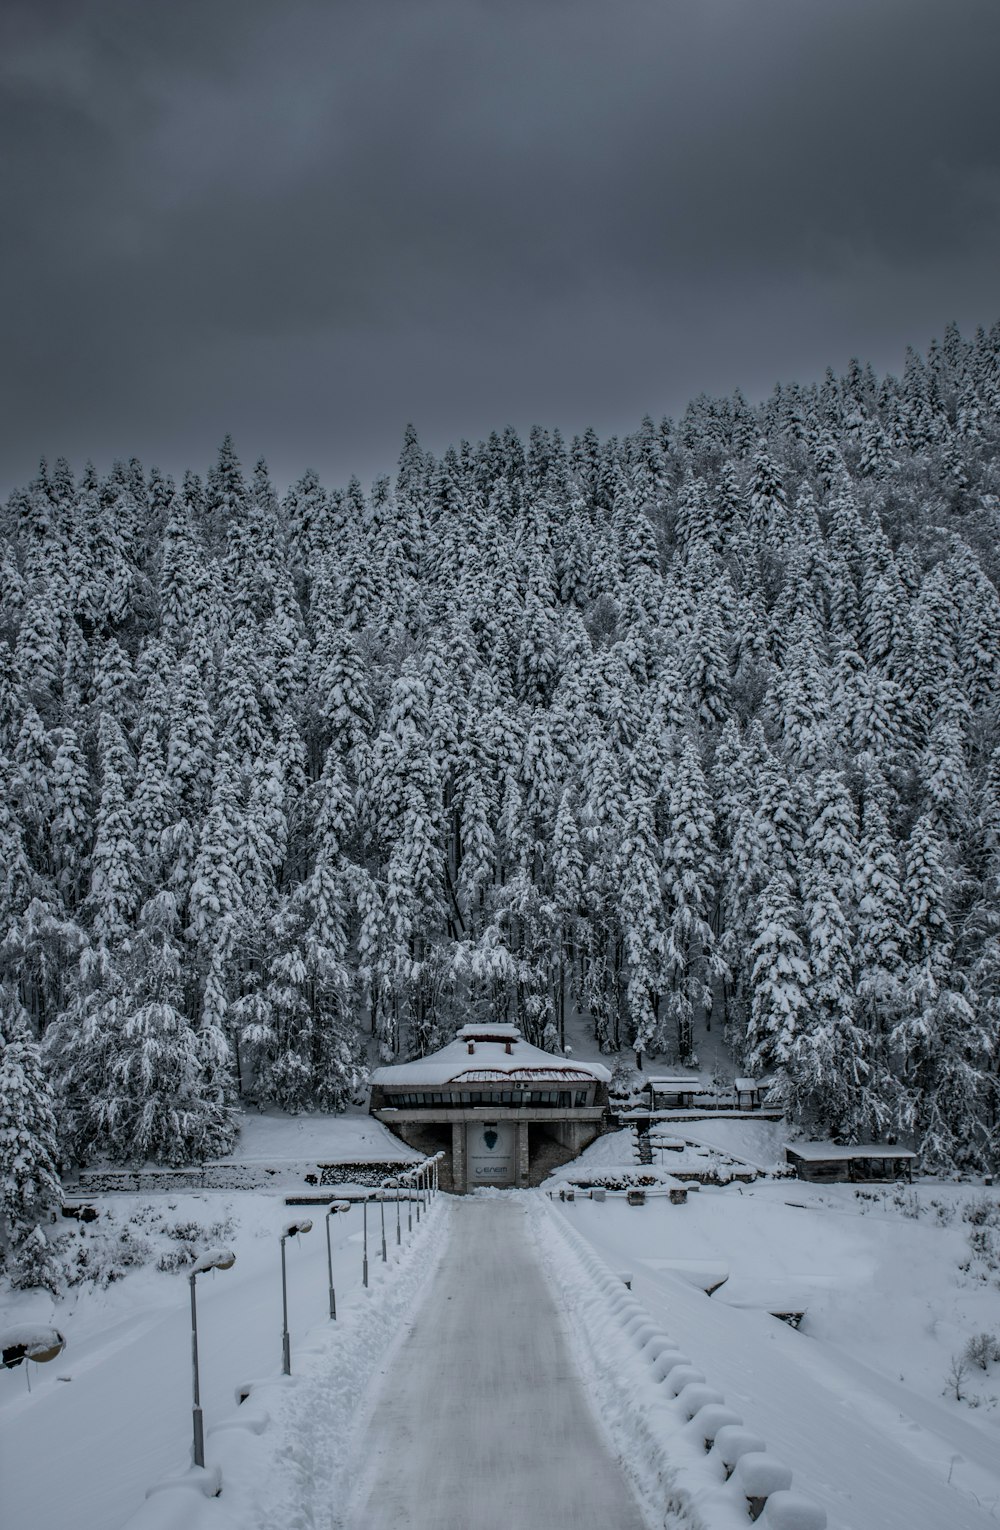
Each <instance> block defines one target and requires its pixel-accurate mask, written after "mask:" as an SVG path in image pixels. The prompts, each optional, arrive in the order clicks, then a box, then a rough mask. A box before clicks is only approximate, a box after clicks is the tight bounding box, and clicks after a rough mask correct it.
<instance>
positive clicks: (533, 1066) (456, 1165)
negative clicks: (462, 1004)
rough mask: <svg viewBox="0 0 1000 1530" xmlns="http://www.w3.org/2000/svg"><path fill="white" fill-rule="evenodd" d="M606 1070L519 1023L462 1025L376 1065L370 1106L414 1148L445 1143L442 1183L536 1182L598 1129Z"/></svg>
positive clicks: (467, 1186) (430, 1149)
mask: <svg viewBox="0 0 1000 1530" xmlns="http://www.w3.org/2000/svg"><path fill="white" fill-rule="evenodd" d="M610 1078H611V1074H610V1073H609V1071H608V1069H607V1068H605V1067H603V1066H602V1065H601V1064H600V1063H583V1062H577V1061H576V1060H575V1059H574V1058H572V1057H569V1056H557V1055H555V1054H554V1053H552V1052H544V1051H542V1049H541V1047H535V1046H532V1045H531V1044H530V1042H527V1041H525V1040H524V1038H523V1037H522V1035H521V1032H520V1031H519V1030H518V1028H517V1026H515V1025H486V1024H483V1025H466V1026H463V1028H462V1029H461V1030H460V1031H459V1032H458V1035H457V1036H456V1037H455V1040H454V1041H450V1042H449V1043H448V1045H447V1046H444V1047H441V1048H440V1050H439V1051H437V1052H430V1053H428V1055H427V1056H426V1057H418V1058H415V1059H414V1060H413V1061H412V1062H406V1063H394V1064H391V1065H390V1066H388V1067H384V1068H377V1069H376V1070H375V1072H374V1073H373V1075H372V1093H371V1106H370V1109H371V1112H372V1114H373V1115H374V1116H377V1118H378V1119H379V1120H380V1121H382V1122H383V1123H384V1124H385V1125H386V1126H388V1127H389V1129H390V1130H391V1131H393V1132H395V1133H396V1135H397V1136H398V1137H401V1138H402V1140H403V1141H404V1142H407V1143H409V1144H410V1146H411V1147H415V1148H418V1149H419V1150H420V1151H422V1152H427V1153H435V1152H438V1151H439V1150H441V1149H443V1150H444V1152H445V1162H444V1166H443V1167H444V1173H443V1178H442V1183H443V1184H444V1186H445V1188H446V1189H447V1188H450V1189H452V1190H454V1191H457V1192H458V1193H459V1194H462V1193H464V1192H465V1191H467V1190H475V1189H478V1188H481V1187H482V1186H485V1185H498V1186H511V1185H515V1186H525V1185H537V1184H540V1183H541V1181H542V1180H543V1179H544V1178H545V1176H546V1175H547V1174H549V1173H550V1172H551V1171H552V1169H554V1168H557V1167H558V1166H559V1165H560V1164H563V1163H566V1162H568V1161H569V1160H570V1159H571V1158H575V1157H576V1155H577V1154H578V1153H580V1152H582V1151H583V1149H584V1148H585V1147H586V1146H587V1145H588V1144H589V1143H590V1142H593V1140H594V1138H595V1137H597V1136H599V1135H600V1133H601V1132H602V1131H603V1130H604V1125H605V1120H606V1116H607V1104H608V1083H609V1081H610Z"/></svg>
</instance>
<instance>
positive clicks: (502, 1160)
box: [465, 1121, 516, 1190]
mask: <svg viewBox="0 0 1000 1530" xmlns="http://www.w3.org/2000/svg"><path fill="white" fill-rule="evenodd" d="M465 1150H466V1164H467V1178H468V1186H469V1189H470V1190H472V1189H475V1188H477V1187H478V1186H480V1185H513V1184H514V1183H515V1181H516V1176H515V1172H514V1122H513V1121H470V1122H469V1124H468V1126H467V1127H466V1139H465Z"/></svg>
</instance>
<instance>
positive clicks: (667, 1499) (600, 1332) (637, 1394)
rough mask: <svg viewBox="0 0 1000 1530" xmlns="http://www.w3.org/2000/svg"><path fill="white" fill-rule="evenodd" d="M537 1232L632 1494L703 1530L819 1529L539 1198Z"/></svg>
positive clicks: (751, 1436) (735, 1416)
mask: <svg viewBox="0 0 1000 1530" xmlns="http://www.w3.org/2000/svg"><path fill="white" fill-rule="evenodd" d="M536 1207H537V1209H536V1212H535V1225H536V1229H537V1232H538V1237H539V1244H540V1247H541V1251H542V1256H543V1259H544V1260H545V1262H546V1263H547V1265H548V1266H549V1270H550V1274H551V1276H552V1279H553V1282H554V1284H555V1285H556V1286H557V1287H558V1288H560V1289H562V1290H563V1292H564V1294H565V1302H564V1307H565V1311H566V1314H567V1317H568V1320H569V1322H570V1324H571V1326H572V1327H573V1329H574V1331H575V1333H576V1336H577V1339H578V1349H579V1351H580V1352H581V1359H582V1362H583V1366H584V1370H585V1372H589V1380H590V1382H591V1384H592V1386H593V1387H594V1389H595V1391H596V1392H597V1394H598V1396H599V1399H600V1404H601V1413H602V1416H603V1417H604V1418H605V1420H606V1421H607V1423H608V1425H609V1427H610V1428H611V1431H612V1434H613V1435H614V1436H615V1437H616V1443H617V1444H618V1446H619V1449H620V1451H621V1454H622V1457H623V1460H624V1462H625V1468H626V1472H627V1474H628V1475H629V1476H630V1478H631V1480H632V1483H633V1486H634V1487H635V1490H636V1492H637V1493H638V1495H639V1496H640V1498H642V1499H643V1500H645V1502H646V1503H647V1504H648V1506H649V1507H650V1508H651V1509H653V1510H654V1511H656V1512H658V1513H659V1514H660V1515H662V1512H663V1509H664V1507H666V1508H668V1509H669V1508H674V1509H676V1510H678V1511H684V1510H691V1511H693V1512H694V1514H695V1515H696V1516H697V1517H698V1518H699V1520H700V1522H702V1523H704V1524H706V1525H711V1526H712V1530H736V1527H738V1526H744V1527H745V1526H746V1524H747V1523H748V1520H757V1521H758V1523H759V1524H760V1525H761V1526H762V1527H764V1526H766V1527H768V1530H825V1526H826V1511H825V1509H823V1508H822V1506H821V1505H819V1504H817V1503H815V1502H814V1501H813V1500H812V1499H810V1498H807V1497H804V1496H803V1495H801V1494H798V1493H793V1492H791V1491H790V1489H791V1483H792V1472H791V1470H790V1468H789V1467H787V1466H786V1465H784V1463H783V1462H780V1461H778V1460H777V1459H776V1458H775V1457H774V1456H771V1455H770V1454H768V1452H767V1450H766V1448H765V1443H764V1441H763V1440H762V1439H761V1438H760V1436H759V1435H757V1434H755V1433H753V1432H752V1431H751V1430H749V1429H747V1428H745V1427H744V1422H743V1418H742V1416H741V1415H740V1414H739V1413H738V1412H736V1411H735V1410H733V1409H732V1408H729V1407H728V1406H727V1405H726V1400H725V1398H724V1397H723V1395H722V1393H721V1392H719V1391H717V1390H716V1389H715V1388H713V1387H712V1386H710V1385H709V1384H708V1381H707V1378H706V1377H705V1375H704V1374H703V1372H702V1371H700V1370H699V1369H698V1368H697V1367H696V1366H695V1365H693V1364H692V1362H691V1358H690V1356H689V1355H687V1354H685V1353H684V1351H683V1349H682V1348H681V1346H680V1344H678V1343H677V1342H676V1341H675V1340H674V1338H673V1337H672V1336H671V1335H670V1334H668V1333H666V1332H665V1331H664V1330H663V1329H662V1328H661V1327H660V1325H659V1324H658V1323H657V1322H656V1320H655V1319H654V1317H653V1316H652V1314H651V1313H650V1312H649V1311H648V1310H647V1309H646V1308H645V1307H643V1305H642V1304H641V1302H639V1301H638V1300H637V1298H636V1297H635V1296H634V1295H633V1294H632V1292H631V1291H630V1290H628V1289H627V1288H626V1287H625V1286H624V1285H623V1283H622V1279H621V1276H620V1274H616V1273H615V1272H614V1271H612V1270H611V1269H610V1268H609V1267H608V1265H606V1264H605V1263H604V1261H603V1260H602V1259H601V1258H600V1256H599V1255H598V1254H597V1253H596V1252H595V1251H594V1249H593V1248H592V1247H591V1246H590V1244H588V1243H587V1242H586V1240H585V1239H584V1238H582V1237H581V1236H580V1234H579V1233H578V1232H576V1230H575V1229H574V1228H572V1227H571V1226H570V1224H569V1222H568V1221H567V1219H566V1217H565V1215H561V1214H560V1213H559V1211H558V1208H557V1206H556V1205H555V1204H554V1203H553V1202H550V1201H549V1200H548V1199H547V1198H546V1199H545V1200H542V1199H541V1198H539V1200H538V1201H537V1203H536Z"/></svg>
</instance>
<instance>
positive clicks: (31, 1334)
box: [0, 1323, 66, 1392]
mask: <svg viewBox="0 0 1000 1530" xmlns="http://www.w3.org/2000/svg"><path fill="white" fill-rule="evenodd" d="M65 1348H66V1340H65V1338H64V1337H63V1335H62V1334H61V1333H60V1332H59V1330H58V1328H50V1327H49V1325H48V1324H47V1323H25V1324H22V1325H21V1327H19V1328H9V1329H7V1330H6V1331H5V1332H4V1334H3V1335H2V1336H0V1366H2V1367H3V1369H4V1370H5V1371H12V1370H13V1369H14V1367H15V1365H22V1364H23V1363H24V1361H25V1360H33V1361H34V1362H35V1364H36V1365H43V1364H44V1363H45V1362H46V1361H47V1360H55V1358H56V1357H57V1355H61V1354H62V1352H63V1350H64V1349H65ZM24 1375H25V1379H26V1380H27V1383H28V1391H29V1392H30V1391H31V1372H30V1370H28V1369H27V1368H26V1369H25V1372H24Z"/></svg>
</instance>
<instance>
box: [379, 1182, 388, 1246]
mask: <svg viewBox="0 0 1000 1530" xmlns="http://www.w3.org/2000/svg"><path fill="white" fill-rule="evenodd" d="M378 1209H379V1211H380V1212H381V1214H382V1263H383V1264H385V1262H386V1260H387V1258H388V1257H389V1256H388V1254H387V1253H386V1251H385V1190H384V1189H381V1190H379V1193H378Z"/></svg>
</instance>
